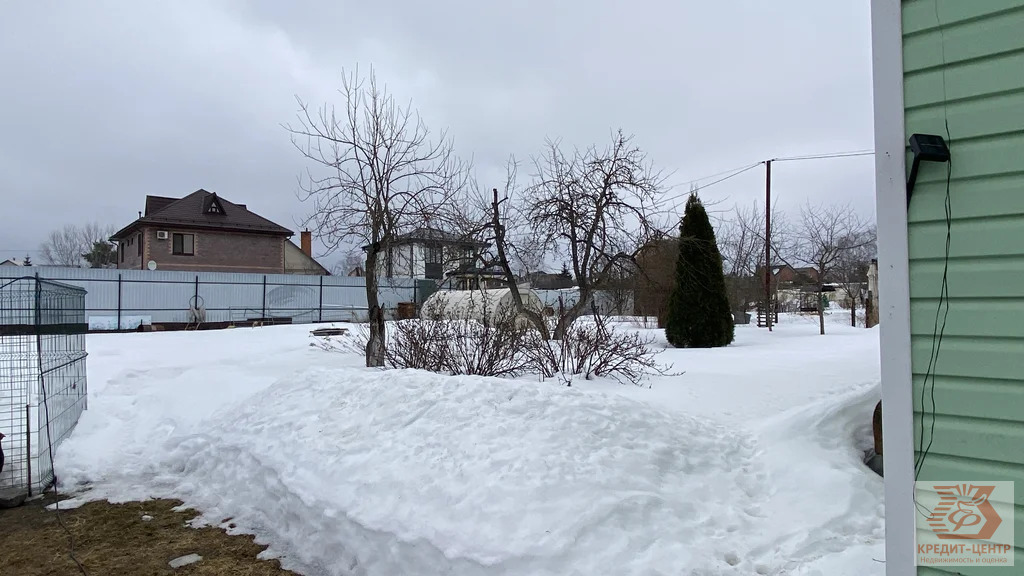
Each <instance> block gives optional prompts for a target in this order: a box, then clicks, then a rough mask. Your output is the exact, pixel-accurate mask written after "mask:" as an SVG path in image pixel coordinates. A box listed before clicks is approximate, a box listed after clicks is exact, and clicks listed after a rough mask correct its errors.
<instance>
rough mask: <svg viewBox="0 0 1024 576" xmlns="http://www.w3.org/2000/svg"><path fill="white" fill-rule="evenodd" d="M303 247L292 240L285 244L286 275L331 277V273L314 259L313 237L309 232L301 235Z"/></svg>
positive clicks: (305, 231)
mask: <svg viewBox="0 0 1024 576" xmlns="http://www.w3.org/2000/svg"><path fill="white" fill-rule="evenodd" d="M299 238H300V241H301V243H302V246H301V247H299V246H296V245H295V243H294V242H292V241H291V240H289V241H287V242H285V244H284V273H285V274H306V275H308V276H330V275H331V273H330V272H329V271H328V270H327V268H324V267H323V266H321V265H320V263H319V262H317V261H316V260H314V259H313V235H312V233H310V231H309V230H303V231H302V232H301V233H299Z"/></svg>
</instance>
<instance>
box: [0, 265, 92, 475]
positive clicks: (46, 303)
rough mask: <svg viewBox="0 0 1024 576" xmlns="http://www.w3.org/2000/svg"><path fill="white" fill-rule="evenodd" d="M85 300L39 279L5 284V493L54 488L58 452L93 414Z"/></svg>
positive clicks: (0, 382) (0, 347)
mask: <svg viewBox="0 0 1024 576" xmlns="http://www.w3.org/2000/svg"><path fill="white" fill-rule="evenodd" d="M85 295H86V291H85V290H84V289H82V288H79V287H76V286H70V285H68V284H61V283H58V282H53V281H49V280H42V279H40V278H39V277H38V276H25V277H21V278H15V279H8V280H2V281H0V432H2V433H3V434H4V435H5V436H6V437H5V438H4V439H3V443H2V444H0V447H2V448H3V449H4V453H5V455H6V461H5V464H4V469H3V471H2V472H0V491H6V490H14V491H24V492H27V493H28V494H29V495H32V494H33V493H39V492H42V491H44V490H45V489H46V488H48V487H49V486H50V485H51V484H52V483H53V482H54V480H55V477H54V469H53V451H54V450H55V449H56V447H57V446H58V445H60V443H61V442H62V441H64V440H65V439H66V438H67V437H68V436H69V435H70V434H71V431H72V430H74V427H75V425H76V424H77V423H78V419H79V417H80V416H81V414H82V412H83V411H84V410H85V409H86V407H87V388H86V355H87V354H86V349H85V338H86V336H85V335H86V332H87V331H88V324H87V322H86V318H85Z"/></svg>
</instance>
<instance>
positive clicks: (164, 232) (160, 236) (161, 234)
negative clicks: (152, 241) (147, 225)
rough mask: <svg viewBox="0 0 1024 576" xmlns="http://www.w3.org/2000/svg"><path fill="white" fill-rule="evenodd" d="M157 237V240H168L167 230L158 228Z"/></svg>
mask: <svg viewBox="0 0 1024 576" xmlns="http://www.w3.org/2000/svg"><path fill="white" fill-rule="evenodd" d="M156 239H157V240H167V230H157V232H156Z"/></svg>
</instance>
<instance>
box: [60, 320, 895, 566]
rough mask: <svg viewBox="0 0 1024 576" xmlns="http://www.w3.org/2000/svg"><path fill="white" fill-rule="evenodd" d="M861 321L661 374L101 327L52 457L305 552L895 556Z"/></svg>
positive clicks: (424, 562)
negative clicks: (625, 379) (570, 376)
mask: <svg viewBox="0 0 1024 576" xmlns="http://www.w3.org/2000/svg"><path fill="white" fill-rule="evenodd" d="M844 321H845V322H848V316H843V315H842V313H840V314H837V315H836V316H833V317H830V319H829V325H828V331H829V335H827V336H825V337H821V336H818V335H817V321H816V319H813V318H799V317H788V318H784V322H783V323H782V324H781V325H779V326H778V327H776V329H775V331H774V333H772V334H768V333H767V331H766V330H764V329H757V328H754V327H750V326H743V327H738V328H737V342H736V343H735V344H734V345H733V346H730V347H728V348H725V349H718V350H674V349H668V350H666V351H665V353H664V355H663V357H662V358H663V359H664V360H668V361H671V362H673V363H674V364H675V368H674V370H675V371H685V373H684V374H681V375H678V376H666V377H659V378H655V379H653V380H652V381H651V382H650V384H651V386H650V388H640V387H633V386H626V385H620V384H616V383H613V382H603V381H593V382H579V381H577V382H576V383H574V385H573V386H572V387H571V388H565V387H560V386H558V385H557V384H555V383H554V382H551V381H548V382H536V381H530V380H514V381H512V380H499V379H486V378H471V377H457V378H452V377H443V376H439V375H434V374H428V373H422V372H415V371H390V372H380V371H375V370H368V369H366V368H363V367H361V366H360V364H361V358H359V357H357V356H356V355H352V354H343V353H331V352H325V351H322V350H320V349H318V348H314V347H311V346H310V345H309V344H310V342H311V340H310V338H309V336H308V332H309V330H310V328H311V327H309V326H287V327H267V328H258V329H250V328H241V329H234V330H224V331H210V332H172V333H148V334H110V335H92V336H90V337H89V352H90V356H89V378H90V382H89V385H90V395H91V398H90V402H89V410H88V411H87V412H86V413H85V414H84V415H83V416H82V419H81V421H80V423H79V426H78V428H77V429H76V431H75V433H74V434H73V436H72V437H71V438H70V439H69V440H68V441H66V442H65V443H64V444H63V445H62V446H61V448H60V450H59V451H58V453H57V474H58V477H59V478H60V480H61V484H62V487H63V488H65V489H72V490H78V491H82V492H81V496H80V498H81V499H94V498H109V499H111V500H113V501H123V500H130V499H140V498H145V497H177V498H181V499H183V500H185V501H186V503H187V504H188V505H190V506H194V507H196V508H197V509H199V510H201V511H202V512H203V513H204V519H205V520H207V521H210V522H213V523H219V522H221V521H223V520H224V519H225V518H231V519H232V520H231V522H233V523H234V524H235V525H237V528H236V529H235V530H237V531H241V532H248V533H254V534H256V535H257V541H258V542H260V543H264V544H269V545H270V549H269V550H268V553H269V554H271V555H274V556H279V557H281V558H282V560H283V564H284V565H285V566H286V567H288V568H292V569H295V570H297V571H299V572H301V573H303V574H307V575H321V574H324V575H335V574H338V575H340V574H366V575H372V574H455V575H476V574H480V575H492V574H523V575H526V574H530V575H533V574H537V575H544V574H551V575H554V574H581V575H582V574H586V575H592V574H615V575H623V574H637V575H639V574H645V575H646V574H695V575H717V574H723V575H726V574H728V575H733V574H763V575H782V574H793V575H803V576H826V575H827V576H847V575H849V576H853V575H857V576H861V575H871V574H878V575H881V574H883V573H884V564H882V563H881V562H880V561H881V560H884V557H883V552H884V551H883V528H882V527H883V506H882V482H881V479H880V478H878V477H877V476H875V475H874V474H873V473H872V472H870V471H869V470H868V469H867V468H866V467H865V466H864V465H863V464H862V463H861V452H862V450H863V449H865V448H867V447H868V446H869V445H870V418H871V410H872V408H873V407H874V403H875V402H876V401H877V399H878V394H879V392H878V361H877V357H878V341H877V330H865V329H863V328H860V329H853V328H850V327H848V326H844V325H843V322H844ZM652 333H656V331H654V332H652ZM659 342H661V345H664V344H663V339H661V340H659Z"/></svg>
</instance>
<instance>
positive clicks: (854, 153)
mask: <svg viewBox="0 0 1024 576" xmlns="http://www.w3.org/2000/svg"><path fill="white" fill-rule="evenodd" d="M874 153H875V151H874V150H848V151H843V152H824V153H821V154H807V155H803V156H784V157H782V158H773V159H772V160H771V161H772V162H794V161H798V160H824V159H829V158H851V157H856V156H872V155H874ZM765 162H766V161H765V160H762V161H760V162H754V163H753V164H746V165H743V166H738V167H736V168H732V169H730V170H723V171H721V172H716V173H715V174H710V175H708V176H703V177H701V178H694V179H693V180H690V181H687V182H683V183H681V184H677V185H675V186H673V188H678V187H681V186H689V185H692V184H697V183H699V182H702V181H704V180H710V179H711V178H716V177H718V176H723V175H727V176H725V177H724V178H719V179H718V180H715V181H713V182H708V183H707V184H701V185H700V188H701V189H704V188H707V187H708V186H714V185H715V184H718V183H720V182H725V181H726V180H728V179H730V178H733V177H735V176H739V175H740V174H743V173H744V172H747V171H748V170H753V169H754V168H756V167H758V166H761V165H763V164H764V163H765ZM687 192H689V191H688V190H687ZM685 193H686V192H681V193H679V194H677V195H675V196H670V197H669V198H667V200H674V199H676V198H679V197H680V196H682V195H683V194H685Z"/></svg>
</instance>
